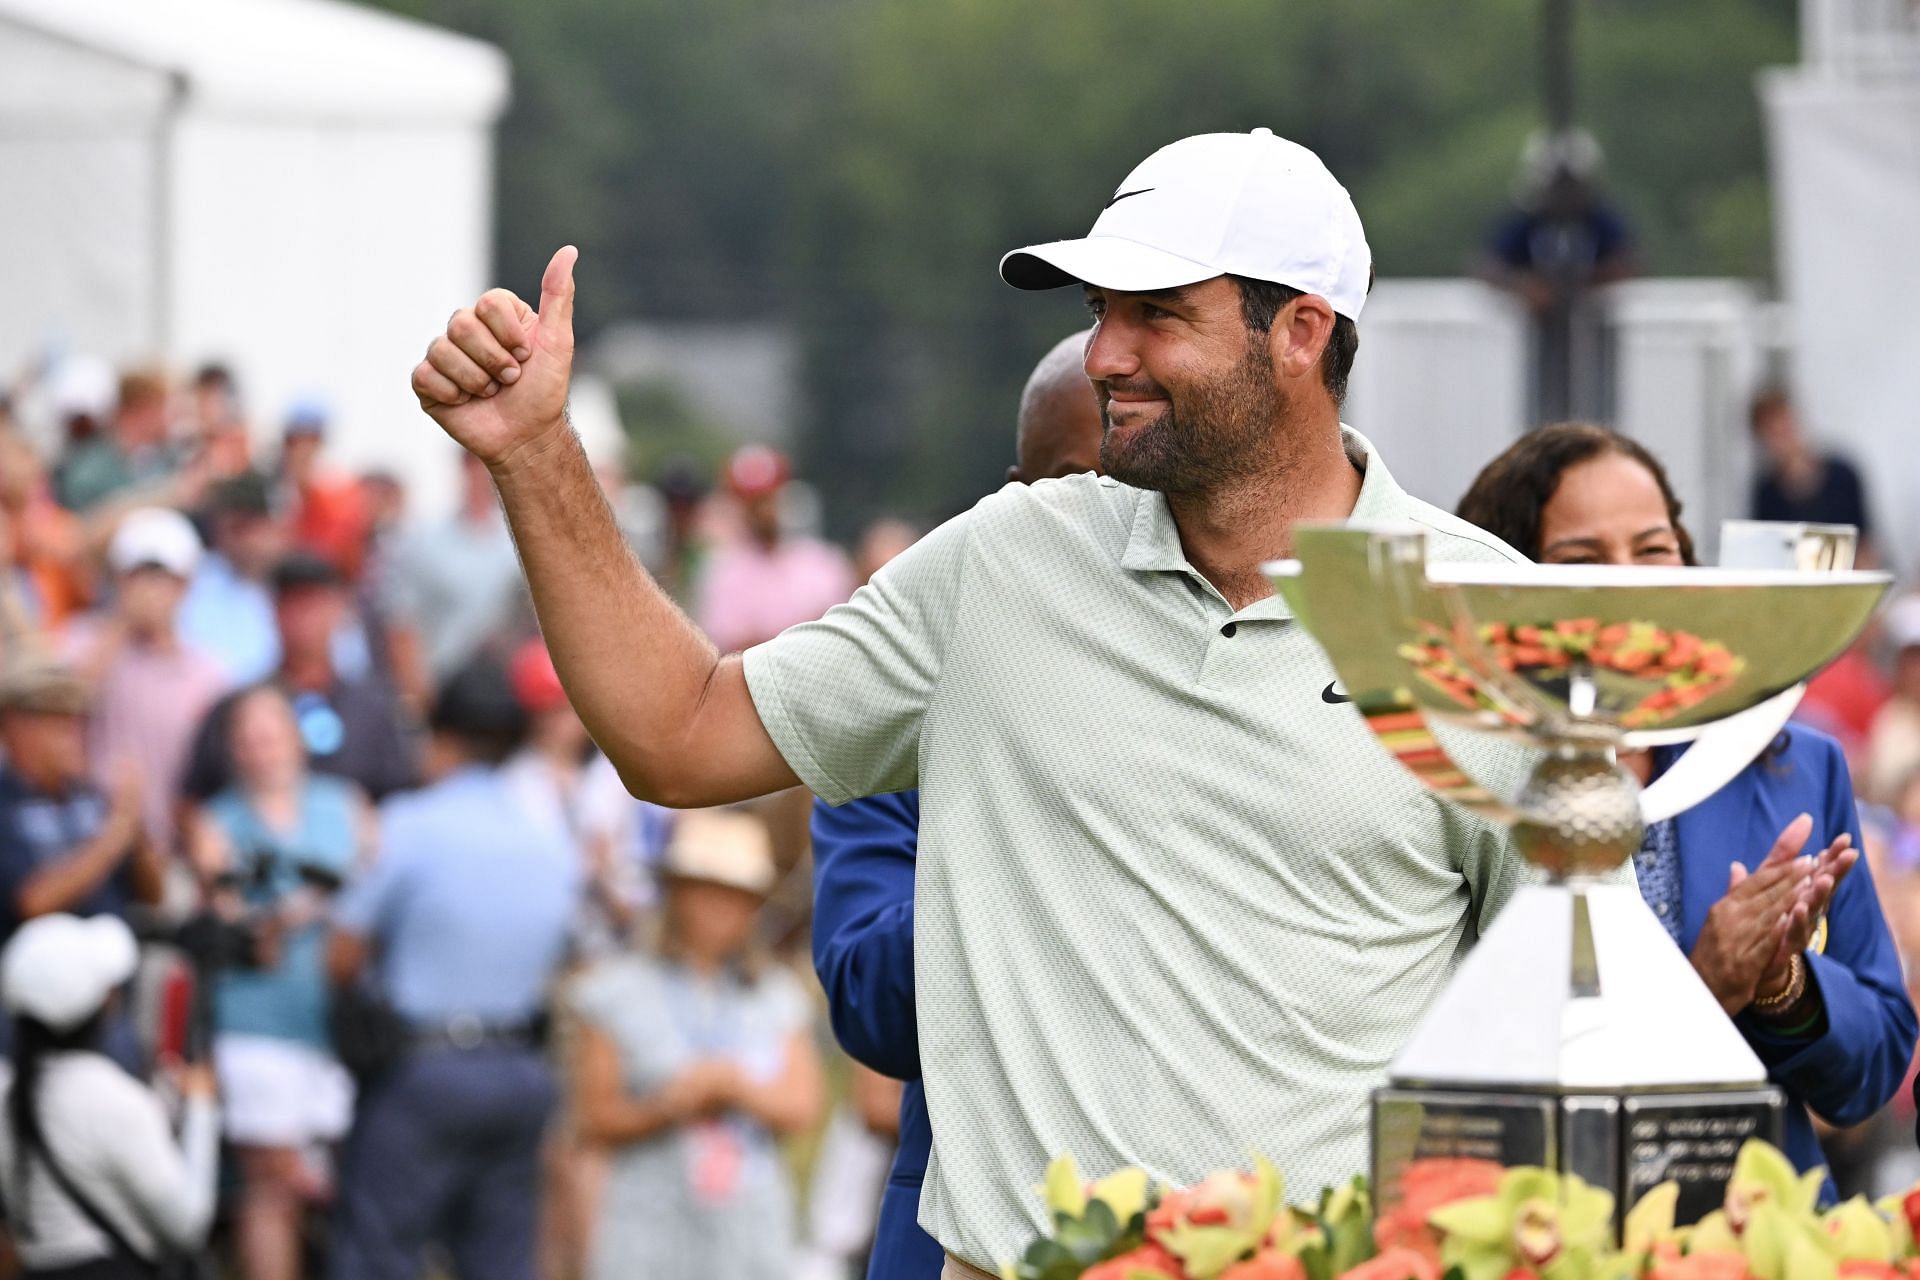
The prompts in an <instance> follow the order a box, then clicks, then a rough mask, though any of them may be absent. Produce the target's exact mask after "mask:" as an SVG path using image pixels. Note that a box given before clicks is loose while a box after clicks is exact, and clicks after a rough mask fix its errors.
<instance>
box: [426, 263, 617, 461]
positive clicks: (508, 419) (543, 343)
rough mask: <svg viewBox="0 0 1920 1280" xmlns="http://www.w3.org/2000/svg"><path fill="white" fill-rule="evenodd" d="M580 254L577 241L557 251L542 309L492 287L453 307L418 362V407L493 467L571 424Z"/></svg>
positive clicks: (543, 291) (542, 282)
mask: <svg viewBox="0 0 1920 1280" xmlns="http://www.w3.org/2000/svg"><path fill="white" fill-rule="evenodd" d="M579 256H580V254H579V251H578V250H577V249H575V248H574V247H573V246H572V245H568V246H567V247H565V248H563V249H561V250H560V251H559V252H558V253H556V254H554V255H553V261H551V262H549V263H548V264H547V270H546V274H545V275H543V276H542V277H541V278H540V309H539V310H538V311H537V312H536V311H535V310H534V309H533V308H532V307H529V306H528V305H527V304H526V303H525V302H523V301H521V300H520V299H519V298H518V297H517V296H515V295H514V294H513V293H511V292H509V291H508V290H506V289H489V290H488V291H487V292H486V293H484V294H482V295H480V300H479V301H478V302H476V303H474V305H473V306H471V307H468V308H463V309H462V310H459V311H456V312H454V313H453V318H452V319H451V320H449V321H447V331H446V332H445V333H443V334H441V335H440V336H439V337H437V338H435V339H434V340H433V342H432V344H431V345H429V346H428V347H427V358H426V359H425V360H422V361H421V362H420V363H419V364H418V365H416V366H414V370H413V393H414V394H415V395H416V396H418V397H419V398H420V407H421V408H422V409H425V410H426V411H427V413H428V415H429V416H430V417H432V418H433V420H434V421H435V422H437V423H439V424H440V426H441V428H442V429H443V430H445V431H446V433H447V434H448V435H450V436H452V437H453V438H454V439H455V440H456V441H458V442H459V443H460V444H461V445H462V446H464V447H465V448H466V449H467V450H468V451H469V452H471V453H473V454H474V455H475V456H476V457H478V458H479V459H480V460H481V461H482V462H485V463H486V464H488V465H489V466H494V465H497V464H499V463H501V462H503V461H505V460H506V459H507V458H509V457H511V456H512V455H513V454H514V453H515V452H516V451H517V450H519V449H520V448H522V447H523V446H525V445H528V444H532V443H535V442H537V441H539V440H542V439H545V438H547V437H548V436H549V435H550V434H551V433H552V432H554V431H556V430H565V429H566V407H567V383H568V380H569V378H570V377H571V376H572V372H573V264H574V262H575V260H576V259H578V258H579Z"/></svg>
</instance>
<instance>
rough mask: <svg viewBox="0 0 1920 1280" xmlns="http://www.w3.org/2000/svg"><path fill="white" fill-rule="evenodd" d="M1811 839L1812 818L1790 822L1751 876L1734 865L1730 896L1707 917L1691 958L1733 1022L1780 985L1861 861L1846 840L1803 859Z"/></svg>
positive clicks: (1723, 899) (1730, 875) (1846, 837)
mask: <svg viewBox="0 0 1920 1280" xmlns="http://www.w3.org/2000/svg"><path fill="white" fill-rule="evenodd" d="M1812 834H1813V819H1812V817H1811V816H1809V815H1807V814H1804V813H1803V814H1801V815H1800V816H1799V817H1797V818H1795V819H1794V820H1793V821H1792V822H1789V823H1788V824H1787V825H1786V828H1785V829H1784V830H1782V831H1781V832H1780V836H1779V838H1778V839H1776V840H1775V841H1774V843H1773V848H1772V849H1770V850H1769V851H1768V853H1767V856H1766V857H1765V859H1763V860H1762V861H1761V862H1760V864H1759V865H1758V866H1756V867H1755V868H1754V869H1753V870H1752V871H1751V872H1749V871H1748V870H1747V869H1746V867H1745V866H1744V865H1742V864H1741V863H1738V862H1736V863H1734V864H1733V867H1732V868H1731V870H1730V872H1729V874H1728V877H1727V893H1726V896H1725V897H1723V898H1721V899H1720V901H1718V902H1716V903H1714V904H1713V908H1712V910H1710V911H1708V912H1707V920H1706V924H1705V925H1704V926H1703V927H1702V928H1701V930H1700V937H1699V939H1698V941H1697V942H1696V943H1695V944H1694V948H1693V954H1692V956H1691V957H1689V958H1690V959H1691V960H1692V962H1693V967H1694V969H1695V971H1696V972H1698V973H1699V975H1700V978H1701V981H1703V982H1705V983H1706V985H1707V989H1708V990H1709V991H1711V992H1713V996H1714V999H1716V1000H1718V1001H1719V1002H1720V1007H1721V1008H1722V1009H1724V1010H1726V1012H1727V1015H1728V1016H1729V1017H1732V1016H1733V1015H1734V1014H1737V1013H1739V1012H1740V1011H1741V1010H1742V1009H1744V1008H1746V1007H1747V1006H1748V1005H1749V1004H1752V1003H1753V1000H1754V996H1755V995H1756V994H1757V993H1759V992H1762V991H1771V990H1778V989H1779V987H1780V986H1781V985H1783V983H1784V980H1785V977H1786V976H1787V971H1788V970H1787V966H1788V965H1789V964H1790V963H1791V959H1792V957H1793V956H1795V955H1797V954H1799V953H1800V952H1801V951H1803V950H1805V949H1806V946H1807V943H1808V941H1809V940H1810V938H1811V935H1812V932H1813V929H1814V928H1815V926H1816V925H1817V923H1818V921H1819V918H1820V913H1821V912H1824V911H1825V910H1826V905H1827V901H1828V900H1829V899H1830V898H1831V897H1832V894H1833V887H1834V885H1835V884H1836V883H1838V881H1839V878H1840V877H1841V876H1843V875H1845V874H1846V872H1847V870H1848V869H1849V868H1850V867H1852V865H1853V863H1854V861H1855V859H1857V857H1858V856H1859V855H1858V853H1857V852H1856V851H1855V850H1854V849H1853V848H1852V847H1851V846H1852V838H1851V837H1850V836H1845V835H1843V836H1841V837H1840V838H1839V839H1838V840H1835V841H1834V842H1833V843H1832V844H1831V845H1829V846H1827V848H1826V849H1825V850H1823V851H1822V852H1821V854H1820V855H1819V856H1818V857H1815V858H1805V857H1802V856H1800V855H1801V850H1802V849H1804V848H1805V847H1806V843H1807V838H1808V837H1809V836H1810V835H1812ZM1769 983H1771V984H1772V986H1769V985H1768V984H1769Z"/></svg>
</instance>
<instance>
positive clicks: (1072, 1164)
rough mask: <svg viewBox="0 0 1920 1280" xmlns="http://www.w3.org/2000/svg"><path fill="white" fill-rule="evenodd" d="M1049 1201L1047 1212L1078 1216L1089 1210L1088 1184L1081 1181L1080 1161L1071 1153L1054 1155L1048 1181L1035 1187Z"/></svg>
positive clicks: (1048, 1172)
mask: <svg viewBox="0 0 1920 1280" xmlns="http://www.w3.org/2000/svg"><path fill="white" fill-rule="evenodd" d="M1035 1190H1037V1191H1038V1192H1039V1193H1040V1195H1041V1198H1043V1199H1044V1200H1045V1201H1046V1202H1047V1212H1049V1213H1054V1214H1065V1215H1066V1216H1067V1217H1069V1218H1077V1217H1079V1216H1080V1215H1081V1214H1083V1213H1085V1212H1086V1211H1087V1184H1086V1183H1084V1182H1082V1181H1080V1163H1079V1161H1077V1160H1075V1159H1074V1158H1073V1157H1072V1156H1071V1155H1061V1156H1056V1157H1054V1160H1053V1163H1052V1164H1050V1165H1048V1166H1047V1178H1046V1181H1045V1182H1043V1183H1041V1184H1040V1185H1039V1186H1038V1187H1036V1188H1035Z"/></svg>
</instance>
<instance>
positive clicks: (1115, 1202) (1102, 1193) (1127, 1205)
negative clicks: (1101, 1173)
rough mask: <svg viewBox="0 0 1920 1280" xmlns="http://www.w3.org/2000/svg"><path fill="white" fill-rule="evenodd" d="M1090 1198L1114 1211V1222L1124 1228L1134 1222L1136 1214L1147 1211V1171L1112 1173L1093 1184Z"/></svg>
mask: <svg viewBox="0 0 1920 1280" xmlns="http://www.w3.org/2000/svg"><path fill="white" fill-rule="evenodd" d="M1088 1198H1089V1199H1092V1200H1098V1201H1100V1202H1101V1203H1103V1204H1105V1205H1106V1206H1107V1208H1109V1209H1111V1210H1113V1218H1114V1221H1116V1222H1118V1223H1119V1224H1120V1225H1121V1226H1123V1227H1124V1226H1126V1224H1127V1223H1129V1222H1132V1221H1133V1218H1134V1215H1135V1214H1138V1213H1142V1212H1144V1211H1145V1210H1146V1207H1147V1171H1146V1170H1145V1169H1120V1170H1118V1171H1116V1172H1114V1173H1110V1174H1108V1175H1107V1176H1106V1177H1104V1178H1102V1179H1100V1181H1098V1182H1096V1183H1094V1184H1093V1186H1092V1188H1091V1189H1090V1190H1089V1192H1088Z"/></svg>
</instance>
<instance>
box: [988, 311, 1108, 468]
mask: <svg viewBox="0 0 1920 1280" xmlns="http://www.w3.org/2000/svg"><path fill="white" fill-rule="evenodd" d="M1087 337H1088V335H1087V333H1085V332H1082V333H1075V334H1071V335H1069V336H1067V337H1065V338H1062V339H1061V340H1060V341H1059V342H1057V343H1055V344H1054V348H1053V350H1051V351H1049V352H1047V354H1046V355H1044V356H1042V357H1040V363H1039V364H1037V365H1035V366H1034V369H1033V373H1032V375H1031V376H1029V377H1028V378H1027V388H1026V390H1025V391H1023V392H1021V393H1020V429H1019V435H1018V437H1017V438H1016V440H1015V442H1014V450H1015V452H1014V456H1015V457H1016V458H1017V459H1018V462H1017V463H1016V465H1014V466H1012V467H1009V468H1007V479H1009V480H1012V481H1014V482H1016V483H1019V484H1032V483H1033V482H1034V481H1035V480H1048V479H1052V478H1053V477H1055V476H1070V475H1076V474H1078V473H1079V472H1082V471H1098V470H1099V469H1100V402H1099V400H1098V399H1096V398H1095V396H1094V394H1093V384H1092V383H1091V382H1088V381H1087V375H1086V371H1085V370H1084V369H1082V368H1081V361H1082V360H1083V359H1084V357H1085V355H1086V349H1087Z"/></svg>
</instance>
